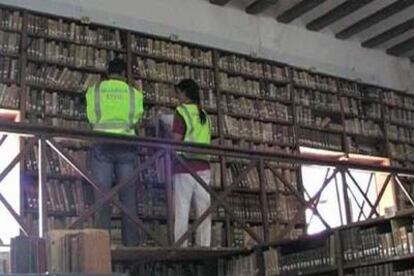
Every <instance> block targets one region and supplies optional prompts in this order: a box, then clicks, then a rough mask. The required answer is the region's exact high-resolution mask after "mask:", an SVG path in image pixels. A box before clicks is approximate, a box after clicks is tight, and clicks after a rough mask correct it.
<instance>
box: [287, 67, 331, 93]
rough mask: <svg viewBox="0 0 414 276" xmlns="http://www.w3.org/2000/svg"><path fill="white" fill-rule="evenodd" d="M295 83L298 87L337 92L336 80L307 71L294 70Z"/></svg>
mask: <svg viewBox="0 0 414 276" xmlns="http://www.w3.org/2000/svg"><path fill="white" fill-rule="evenodd" d="M293 82H294V83H295V84H296V85H299V86H304V87H309V88H312V89H320V90H327V91H331V92H337V91H338V87H337V85H336V80H335V78H332V77H327V76H322V75H319V74H314V73H310V72H307V71H300V70H293Z"/></svg>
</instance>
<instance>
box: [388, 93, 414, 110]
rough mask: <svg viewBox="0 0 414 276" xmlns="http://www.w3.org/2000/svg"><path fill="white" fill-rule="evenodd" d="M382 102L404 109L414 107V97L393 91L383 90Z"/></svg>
mask: <svg viewBox="0 0 414 276" xmlns="http://www.w3.org/2000/svg"><path fill="white" fill-rule="evenodd" d="M383 95H384V103H385V104H387V105H391V106H395V107H401V108H406V109H414V99H413V98H412V97H410V96H406V95H402V94H398V93H397V92H394V91H385V90H383Z"/></svg>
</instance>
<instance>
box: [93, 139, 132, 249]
mask: <svg viewBox="0 0 414 276" xmlns="http://www.w3.org/2000/svg"><path fill="white" fill-rule="evenodd" d="M90 162H91V170H92V175H93V176H94V179H95V181H96V182H97V184H98V185H99V186H100V187H101V189H102V191H103V192H105V193H106V192H109V191H110V190H111V188H112V184H113V183H114V182H115V183H118V182H120V181H122V180H123V179H125V178H128V177H129V176H130V175H131V174H132V172H133V171H134V169H135V168H136V166H137V163H138V151H137V149H136V148H134V147H131V146H122V145H110V144H104V145H96V146H94V147H93V148H92V149H91V156H90ZM98 198H99V194H98V193H97V192H96V191H95V200H97V199H98ZM119 199H120V200H121V202H122V203H123V204H124V205H125V206H126V208H128V210H129V211H130V212H131V213H133V214H134V215H136V214H137V186H136V183H129V184H128V185H127V186H124V188H122V189H121V191H120V192H119ZM111 214H112V208H111V205H110V204H105V205H103V206H102V208H101V209H100V210H99V211H98V212H97V213H96V218H95V225H96V227H98V228H102V229H108V230H109V229H110V228H111ZM138 239H139V236H138V230H137V229H136V225H135V224H134V223H133V222H132V221H131V220H130V219H128V218H127V217H126V216H125V215H123V216H122V243H123V244H124V245H125V246H135V245H137V244H138V241H139V240H138Z"/></svg>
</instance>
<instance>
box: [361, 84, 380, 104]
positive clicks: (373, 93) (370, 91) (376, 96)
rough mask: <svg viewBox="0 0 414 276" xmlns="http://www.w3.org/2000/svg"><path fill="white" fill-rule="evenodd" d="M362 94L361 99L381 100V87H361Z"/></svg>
mask: <svg viewBox="0 0 414 276" xmlns="http://www.w3.org/2000/svg"><path fill="white" fill-rule="evenodd" d="M362 96H363V98H362V100H368V101H374V102H375V101H378V102H379V101H380V100H381V89H379V88H376V87H370V86H365V87H363V89H362Z"/></svg>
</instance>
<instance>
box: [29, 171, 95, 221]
mask: <svg viewBox="0 0 414 276" xmlns="http://www.w3.org/2000/svg"><path fill="white" fill-rule="evenodd" d="M45 188H46V197H47V201H46V204H47V206H46V208H47V211H48V212H50V213H52V214H62V215H65V216H76V215H80V214H82V213H83V212H84V211H85V210H86V208H87V207H88V206H90V204H91V203H93V197H92V196H91V195H92V194H91V193H90V191H89V189H86V188H85V187H83V183H82V181H81V180H74V181H73V180H57V179H48V181H47V182H46V183H45ZM88 192H89V194H88ZM24 198H25V202H24V207H25V210H33V211H36V210H37V208H38V207H39V206H38V200H37V199H38V189H37V185H34V184H33V183H32V184H29V183H27V185H24Z"/></svg>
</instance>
